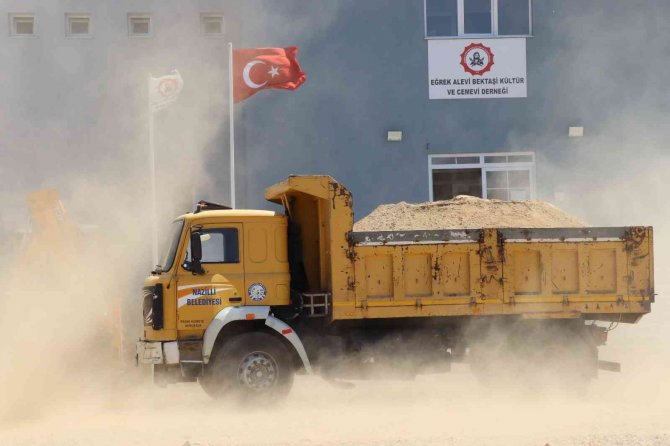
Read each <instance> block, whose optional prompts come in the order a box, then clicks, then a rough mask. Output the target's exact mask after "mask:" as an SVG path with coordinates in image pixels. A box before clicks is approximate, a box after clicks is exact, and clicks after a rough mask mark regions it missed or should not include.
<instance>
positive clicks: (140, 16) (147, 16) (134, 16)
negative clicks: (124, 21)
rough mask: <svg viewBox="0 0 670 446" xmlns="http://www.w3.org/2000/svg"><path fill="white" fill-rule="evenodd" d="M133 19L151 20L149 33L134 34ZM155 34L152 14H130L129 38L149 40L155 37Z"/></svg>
mask: <svg viewBox="0 0 670 446" xmlns="http://www.w3.org/2000/svg"><path fill="white" fill-rule="evenodd" d="M133 19H148V20H149V32H147V33H146V34H138V33H134V32H133ZM153 34H154V21H153V18H152V17H151V14H149V13H145V12H130V13H128V37H130V38H133V39H148V38H151V37H153Z"/></svg>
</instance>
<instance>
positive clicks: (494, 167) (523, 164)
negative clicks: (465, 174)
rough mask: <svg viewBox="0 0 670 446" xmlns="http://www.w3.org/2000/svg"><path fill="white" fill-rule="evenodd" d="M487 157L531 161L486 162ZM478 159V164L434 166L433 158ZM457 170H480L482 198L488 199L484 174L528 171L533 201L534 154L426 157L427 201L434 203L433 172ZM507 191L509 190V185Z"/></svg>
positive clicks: (477, 154) (489, 153) (534, 192)
mask: <svg viewBox="0 0 670 446" xmlns="http://www.w3.org/2000/svg"><path fill="white" fill-rule="evenodd" d="M487 156H530V157H531V159H532V160H531V161H514V162H510V161H509V160H508V161H507V162H504V163H497V162H491V161H489V162H486V157H487ZM446 157H450V158H458V157H467V158H475V157H476V158H479V162H478V163H464V164H457V163H454V164H434V163H433V159H435V158H446ZM458 169H480V170H481V174H482V198H485V199H488V187H487V184H486V183H487V180H486V173H487V172H491V171H504V172H509V171H513V170H528V171H529V186H528V188H529V193H528V195H529V197H528V199H529V200H534V199H535V197H536V191H535V187H536V178H535V152H528V151H527V152H486V153H482V152H474V153H438V154H432V155H428V199H429V201H435V200H434V196H433V170H458ZM507 189H508V190H509V189H510V188H509V184H508V187H507Z"/></svg>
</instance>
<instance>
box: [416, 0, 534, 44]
mask: <svg viewBox="0 0 670 446" xmlns="http://www.w3.org/2000/svg"><path fill="white" fill-rule="evenodd" d="M424 19H425V21H424V25H425V31H426V38H428V39H431V38H433V39H434V38H457V37H498V36H499V37H509V36H530V35H531V33H532V0H424Z"/></svg>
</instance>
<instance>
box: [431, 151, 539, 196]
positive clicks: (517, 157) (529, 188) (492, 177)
mask: <svg viewBox="0 0 670 446" xmlns="http://www.w3.org/2000/svg"><path fill="white" fill-rule="evenodd" d="M428 163H429V171H430V176H429V180H428V182H429V188H430V190H429V192H430V199H431V200H448V199H450V198H454V197H455V196H457V195H472V196H474V197H481V198H491V199H498V200H530V199H533V198H535V155H534V154H533V153H532V152H512V153H481V154H480V153H477V154H456V155H429V157H428Z"/></svg>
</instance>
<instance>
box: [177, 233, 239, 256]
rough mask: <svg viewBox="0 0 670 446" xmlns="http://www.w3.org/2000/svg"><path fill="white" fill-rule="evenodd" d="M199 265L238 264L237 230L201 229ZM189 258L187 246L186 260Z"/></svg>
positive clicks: (189, 248)
mask: <svg viewBox="0 0 670 446" xmlns="http://www.w3.org/2000/svg"><path fill="white" fill-rule="evenodd" d="M200 234H201V235H200V241H201V242H202V260H201V263H239V262H240V245H239V235H238V231H237V228H215V229H201V230H200ZM190 258H191V246H190V245H189V247H188V251H187V253H186V259H190Z"/></svg>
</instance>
